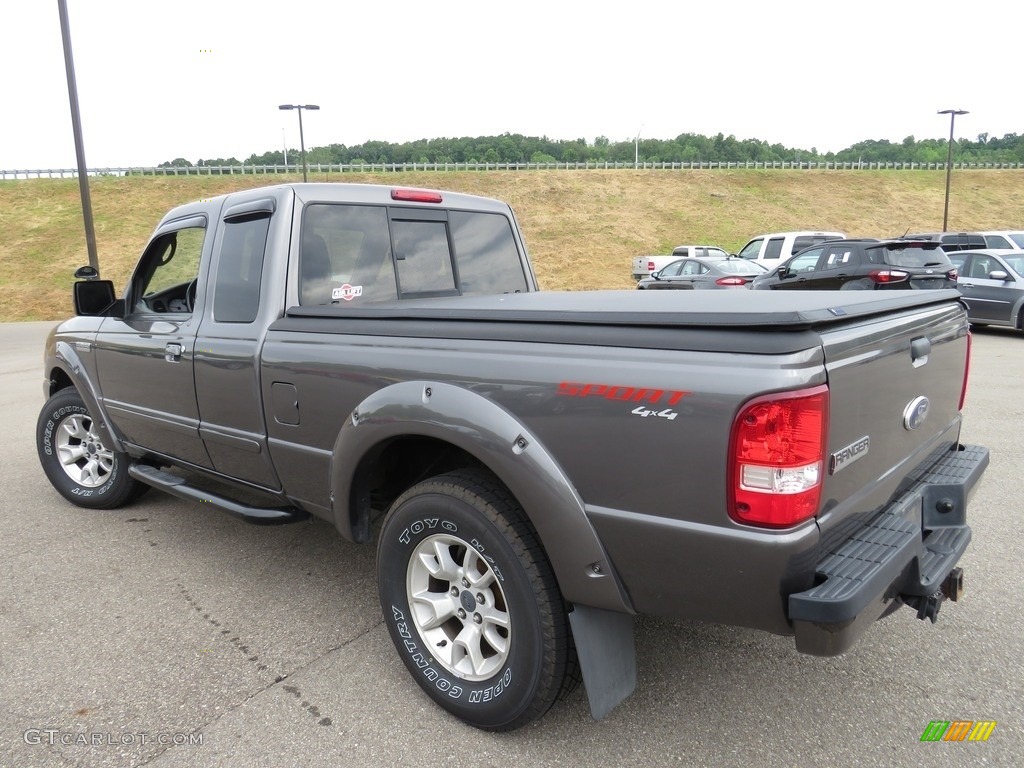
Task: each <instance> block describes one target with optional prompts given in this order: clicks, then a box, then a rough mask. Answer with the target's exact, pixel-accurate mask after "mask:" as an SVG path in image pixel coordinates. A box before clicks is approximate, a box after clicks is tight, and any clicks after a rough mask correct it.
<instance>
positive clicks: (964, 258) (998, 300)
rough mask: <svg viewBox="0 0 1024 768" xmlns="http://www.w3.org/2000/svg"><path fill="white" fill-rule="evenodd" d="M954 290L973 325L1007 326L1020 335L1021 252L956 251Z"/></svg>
mask: <svg viewBox="0 0 1024 768" xmlns="http://www.w3.org/2000/svg"><path fill="white" fill-rule="evenodd" d="M949 258H950V260H951V261H952V262H953V263H954V264H956V265H957V267H958V269H959V272H960V278H959V280H958V281H957V288H959V289H960V293H961V294H963V297H964V302H965V303H966V304H967V319H968V320H970V321H971V323H972V324H974V325H989V324H992V325H1008V326H1010V327H1011V328H1017V329H1018V330H1022V331H1024V250H1021V251H1003V250H991V249H989V250H983V251H959V252H957V253H952V254H950V256H949Z"/></svg>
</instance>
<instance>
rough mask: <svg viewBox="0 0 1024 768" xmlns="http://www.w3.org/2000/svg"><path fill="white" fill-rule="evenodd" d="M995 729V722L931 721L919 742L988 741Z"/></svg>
mask: <svg viewBox="0 0 1024 768" xmlns="http://www.w3.org/2000/svg"><path fill="white" fill-rule="evenodd" d="M995 729H996V721H995V720H932V721H931V722H930V723H928V727H927V728H925V729H924V733H922V734H921V741H988V737H989V736H991V735H992V731H994V730H995Z"/></svg>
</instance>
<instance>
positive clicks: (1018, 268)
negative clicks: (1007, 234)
mask: <svg viewBox="0 0 1024 768" xmlns="http://www.w3.org/2000/svg"><path fill="white" fill-rule="evenodd" d="M1004 261H1005V262H1006V263H1007V264H1009V265H1010V269H1012V270H1013V271H1014V272H1016V273H1017V274H1018V275H1024V255H1020V256H1010V257H1006V258H1004Z"/></svg>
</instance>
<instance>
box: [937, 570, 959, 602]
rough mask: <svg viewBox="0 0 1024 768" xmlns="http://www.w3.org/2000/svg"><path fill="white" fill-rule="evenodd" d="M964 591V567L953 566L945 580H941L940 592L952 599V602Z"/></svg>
mask: <svg viewBox="0 0 1024 768" xmlns="http://www.w3.org/2000/svg"><path fill="white" fill-rule="evenodd" d="M963 593H964V569H963V568H954V569H953V570H952V571H950V572H949V575H948V576H947V577H946V580H945V581H944V582H942V594H944V595H945V596H946V597H948V598H949V599H950V600H952V601H953V602H954V603H955V602H956V601H957V600H959V599H960V595H962V594H963Z"/></svg>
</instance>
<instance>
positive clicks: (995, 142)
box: [159, 133, 1024, 168]
mask: <svg viewBox="0 0 1024 768" xmlns="http://www.w3.org/2000/svg"><path fill="white" fill-rule="evenodd" d="M947 153H948V145H947V142H946V140H945V139H922V140H920V141H918V140H917V139H915V138H914V137H913V136H907V137H906V138H905V139H903V141H901V142H899V143H894V142H891V141H888V140H887V139H881V140H877V139H873V140H869V141H861V142H858V143H856V144H854V145H852V146H850V147H847V148H846V149H843V150H840V151H839V152H826V153H819V152H818V150H817V149H815V148H813V147H812V148H811V149H809V150H807V149H794V148H792V147H785V146H783V145H782V144H769V143H768V142H766V141H760V140H758V139H743V140H739V139H737V138H736V137H735V136H725V135H724V134H721V133H719V134H718V135H717V136H702V135H700V134H695V133H682V134H680V135H679V136H676V137H675V138H674V139H667V140H662V139H641V140H640V141H639V142H638V143H635V142H634V141H614V142H613V141H611V140H609V139H608V138H607V137H605V136H598V137H597V138H596V139H595V140H594V141H593V142H587V140H586V139H574V140H571V141H570V140H564V139H549V138H547V137H546V136H540V137H538V136H523V135H522V134H518V133H513V134H509V133H506V134H502V135H501V136H478V137H475V138H472V137H462V138H439V139H419V140H417V141H410V142H405V143H402V144H395V143H391V142H387V141H367V142H366V143H364V144H356V145H353V146H346V145H344V144H328V145H327V146H324V147H313V148H312V149H308V150H306V161H307V163H309V164H311V165H317V164H321V165H339V164H340V165H362V164H370V163H374V164H378V165H380V164H386V165H390V164H392V163H395V164H411V163H438V164H443V163H582V162H591V163H603V162H609V163H633V162H634V159H635V158H636V159H639V161H640V162H642V163H644V162H646V163H701V162H719V163H723V162H739V163H742V162H748V161H751V162H762V163H763V162H821V163H824V162H851V163H856V162H864V163H886V162H893V163H920V164H928V163H939V164H943V163H945V162H946V157H947ZM953 157H954V162H958V163H1024V136H1022V135H1018V134H1016V133H1008V134H1006V135H1005V136H1003V137H1002V138H995V137H990V136H989V135H988V134H987V133H982V134H980V135H979V136H978V138H977V140H975V141H971V140H969V139H960V140H958V141H956V142H955V143H954V146H953ZM287 160H288V163H287V164H288V165H293V166H296V167H297V166H298V165H300V164H301V162H302V160H301V158H300V154H299V151H298V150H292V151H290V152H288V158H287ZM242 164H245V165H285V164H286V163H285V154H284V150H283V149H282V150H274V151H269V152H264V153H263V154H261V155H257V154H255V153H254V154H252V155H250V156H249V157H247V158H246V159H245V160H244V161H239V160H238V159H237V158H234V157H230V158H222V157H219V158H215V159H200V160H198V161H197V162H195V163H193V162H191V161H189V160H187V159H185V158H181V157H179V158H175V159H174V160H168V161H166V162H163V163H160V166H159V167H161V168H170V167H176V166H177V167H195V166H229V165H230V166H238V165H242Z"/></svg>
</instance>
